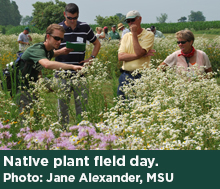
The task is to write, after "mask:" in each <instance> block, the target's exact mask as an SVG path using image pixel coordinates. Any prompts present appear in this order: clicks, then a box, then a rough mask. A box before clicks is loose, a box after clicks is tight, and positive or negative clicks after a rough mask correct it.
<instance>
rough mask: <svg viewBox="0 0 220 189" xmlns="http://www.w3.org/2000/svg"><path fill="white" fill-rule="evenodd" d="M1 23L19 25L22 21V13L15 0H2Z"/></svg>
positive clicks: (0, 9) (0, 1)
mask: <svg viewBox="0 0 220 189" xmlns="http://www.w3.org/2000/svg"><path fill="white" fill-rule="evenodd" d="M0 4H1V6H0V25H3V26H7V25H13V26H18V25H19V24H20V21H21V15H20V12H19V10H18V6H17V4H16V2H15V1H12V2H10V0H0Z"/></svg>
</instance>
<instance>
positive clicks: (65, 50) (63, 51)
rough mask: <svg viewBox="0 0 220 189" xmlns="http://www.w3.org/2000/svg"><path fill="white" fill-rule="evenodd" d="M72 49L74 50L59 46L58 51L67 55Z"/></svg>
mask: <svg viewBox="0 0 220 189" xmlns="http://www.w3.org/2000/svg"><path fill="white" fill-rule="evenodd" d="M73 50H74V49H70V48H66V47H63V48H61V49H60V50H59V51H60V52H61V54H63V55H67V54H69V53H70V52H72V51H73Z"/></svg>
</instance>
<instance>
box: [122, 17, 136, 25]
mask: <svg viewBox="0 0 220 189" xmlns="http://www.w3.org/2000/svg"><path fill="white" fill-rule="evenodd" d="M135 20H136V18H132V19H129V20H126V21H125V22H126V23H128V24H129V23H130V22H134V21H135Z"/></svg>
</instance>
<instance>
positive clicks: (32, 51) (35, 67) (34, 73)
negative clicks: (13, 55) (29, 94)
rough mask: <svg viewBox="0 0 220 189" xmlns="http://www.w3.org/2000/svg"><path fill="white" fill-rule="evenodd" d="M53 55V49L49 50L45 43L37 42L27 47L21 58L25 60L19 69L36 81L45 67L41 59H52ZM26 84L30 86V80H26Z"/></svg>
mask: <svg viewBox="0 0 220 189" xmlns="http://www.w3.org/2000/svg"><path fill="white" fill-rule="evenodd" d="M53 55H54V52H53V50H51V51H47V50H46V48H45V46H44V43H36V44H34V45H32V46H30V47H29V48H27V50H26V51H25V52H24V54H23V55H22V56H21V59H22V60H24V62H23V61H20V63H19V68H18V70H19V71H20V72H21V73H22V75H23V76H25V75H26V74H29V80H30V79H31V78H34V81H37V79H38V74H39V72H40V71H41V70H42V69H43V66H42V65H41V64H40V63H39V60H41V59H48V60H51V59H52V57H53ZM26 62H27V65H26ZM25 65H26V66H25ZM25 84H26V86H28V81H25Z"/></svg>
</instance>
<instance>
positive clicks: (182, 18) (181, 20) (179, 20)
mask: <svg viewBox="0 0 220 189" xmlns="http://www.w3.org/2000/svg"><path fill="white" fill-rule="evenodd" d="M186 20H187V18H186V17H185V16H182V17H181V18H180V19H178V22H186Z"/></svg>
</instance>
